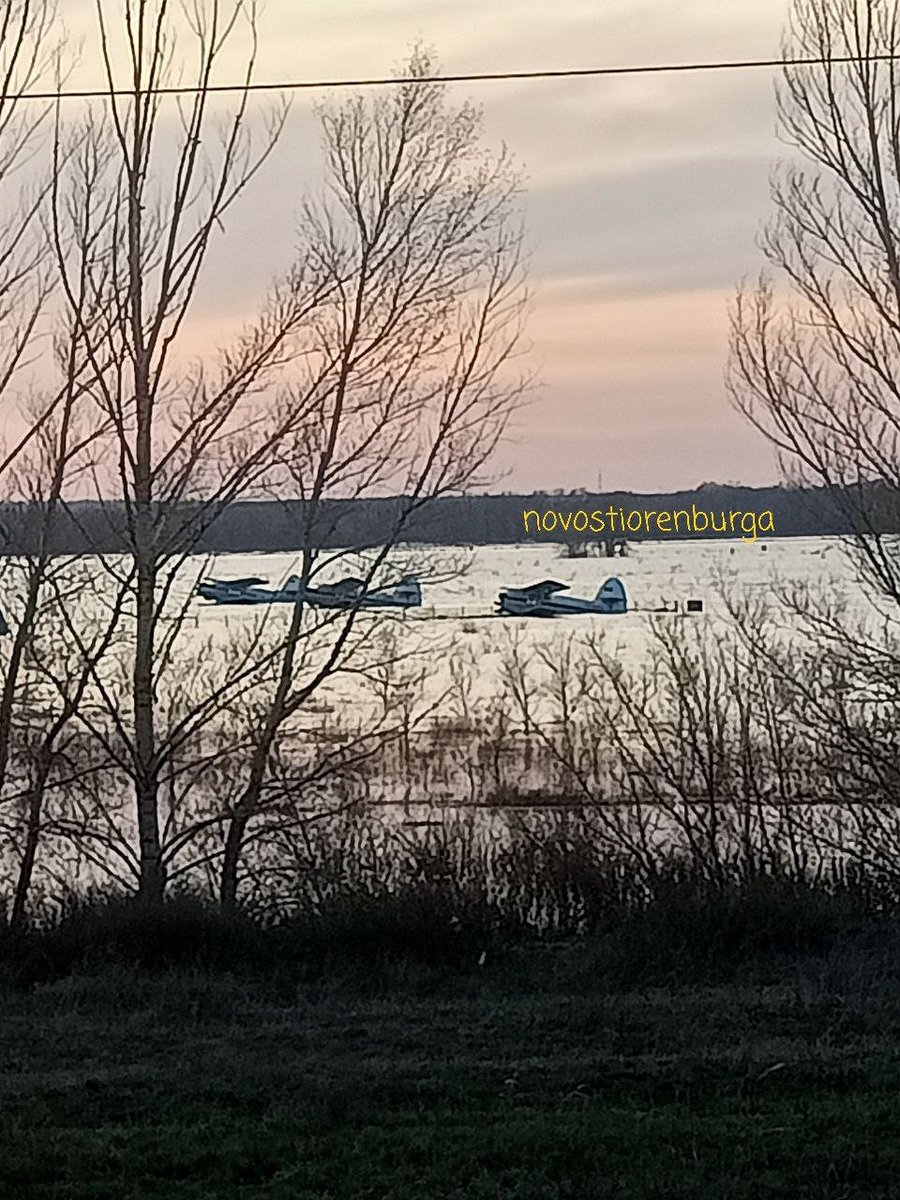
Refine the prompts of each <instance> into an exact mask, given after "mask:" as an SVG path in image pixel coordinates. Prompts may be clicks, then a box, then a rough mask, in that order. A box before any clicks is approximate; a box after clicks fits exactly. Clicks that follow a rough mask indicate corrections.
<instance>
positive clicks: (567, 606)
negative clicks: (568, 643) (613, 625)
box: [497, 578, 628, 617]
mask: <svg viewBox="0 0 900 1200" xmlns="http://www.w3.org/2000/svg"><path fill="white" fill-rule="evenodd" d="M565 591H568V584H566V583H558V582H557V581H556V580H555V579H543V580H541V582H540V583H532V584H531V585H530V586H529V587H524V588H506V589H505V590H504V591H502V592H501V593H500V595H499V596H498V597H497V612H498V613H499V614H501V615H503V616H509V617H565V616H572V615H577V614H589V613H603V614H612V613H624V612H627V611H628V597H627V596H626V594H625V586H624V584H623V583H622V581H621V579H615V578H611V579H607V580H606V582H605V583H604V584H603V585H602V586H601V587H600V588H599V590H598V591H597V595H596V596H595V597H594V598H593V600H587V599H584V598H583V597H580V596H562V595H560V593H561V592H565Z"/></svg>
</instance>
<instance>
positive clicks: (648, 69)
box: [7, 54, 900, 100]
mask: <svg viewBox="0 0 900 1200" xmlns="http://www.w3.org/2000/svg"><path fill="white" fill-rule="evenodd" d="M897 61H900V54H865V55H841V56H834V57H832V58H824V57H811V58H791V59H783V58H748V59H733V60H731V61H728V60H724V61H718V62H688V63H652V64H643V65H636V66H623V67H566V68H561V69H559V70H555V71H554V70H542V71H477V72H470V73H467V74H462V75H416V76H409V75H407V76H403V75H399V76H398V75H391V76H386V77H383V76H382V77H374V78H360V79H289V80H284V81H283V82H281V83H252V82H251V83H214V84H209V85H208V86H206V87H200V86H197V85H193V86H192V85H185V86H179V85H173V86H171V87H155V88H148V89H146V90H144V91H142V93H141V94H142V95H154V96H195V95H197V94H198V93H200V92H209V93H212V92H242V93H243V92H301V91H326V90H333V89H335V88H370V87H398V86H400V85H403V84H409V83H411V84H414V85H422V84H428V83H500V82H509V81H515V80H529V79H539V80H543V79H597V78H602V77H605V76H615V75H663V74H671V75H675V74H681V75H684V74H688V73H699V72H701V71H746V70H758V69H760V68H767V67H768V68H772V67H785V68H793V67H815V66H825V65H840V64H848V63H864V62H867V63H878V62H897ZM133 94H134V92H133V90H132V91H129V90H128V89H127V88H112V89H110V88H96V89H87V90H83V91H79V90H73V91H55V92H15V93H12V94H10V95H8V96H7V99H8V100H102V99H108V98H109V97H111V96H121V97H123V98H124V97H128V96H132V95H133Z"/></svg>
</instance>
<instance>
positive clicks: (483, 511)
mask: <svg viewBox="0 0 900 1200" xmlns="http://www.w3.org/2000/svg"><path fill="white" fill-rule="evenodd" d="M869 499H870V500H871V496H870V498H869ZM401 504H402V500H401V499H398V498H385V499H370V500H365V501H360V500H347V501H342V500H333V501H330V502H329V503H328V504H326V505H323V506H322V512H321V516H320V520H319V521H318V522H317V532H316V537H315V540H316V542H317V543H318V544H320V545H322V546H324V547H329V546H330V547H339V546H347V547H358V548H363V547H367V546H377V545H380V544H382V543H383V541H384V539H385V538H386V537H388V536H390V535H391V531H392V529H393V527H394V525H395V522H396V520H397V515H398V513H399V511H400V506H401ZM692 504H696V505H697V507H698V509H700V508H702V509H704V510H705V511H713V512H719V511H720V510H723V509H724V510H725V511H729V510H731V509H740V510H743V511H750V510H753V511H756V512H764V511H766V510H770V511H771V512H772V513H773V514H774V525H775V533H774V535H771V534H766V535H765V536H767V537H771V536H776V537H797V536H810V535H815V534H846V533H852V532H854V530H853V527H852V526H853V522H852V518H850V517H849V516H848V515H847V514H848V512H850V511H852V505H850V504H849V503H848V497H847V496H844V495H842V494H841V493H839V492H837V491H835V490H834V489H822V488H809V489H804V488H787V487H769V488H750V487H735V486H731V485H721V484H703V485H701V486H700V487H699V488H695V489H694V490H693V491H684V492H667V493H653V494H645V493H637V492H605V493H588V492H580V491H573V492H561V491H557V492H552V493H550V492H536V493H532V494H531V495H512V494H503V495H475V496H447V497H443V498H440V499H437V500H433V501H431V502H430V503H429V504H428V506H427V507H426V508H425V509H423V510H422V511H421V512H419V513H416V514H415V515H413V516H412V517H411V518H409V520H408V523H407V525H406V528H405V530H404V534H403V537H402V540H403V541H405V542H418V543H423V542H424V543H435V544H440V545H456V544H461V545H485V544H492V543H501V544H502V543H516V542H556V543H559V542H564V541H566V540H567V538H566V535H565V534H562V533H560V532H555V533H535V532H532V533H530V534H526V533H525V531H524V526H523V521H522V514H523V511H525V510H527V509H535V508H536V509H538V510H539V511H543V510H544V509H549V508H556V509H558V510H560V511H569V510H571V511H573V512H574V511H577V510H578V509H586V510H587V511H588V512H590V511H592V510H594V509H606V508H608V507H609V506H610V505H612V506H613V507H614V508H622V509H625V510H626V511H627V510H628V509H632V508H637V509H643V508H647V509H657V510H663V509H669V510H674V509H684V508H687V509H689V508H690V506H691V505H692ZM873 507H874V506H873V505H872V504H871V503H869V504H867V508H868V509H869V510H870V511H871V509H872V508H873ZM39 515H40V514H39V510H38V508H37V506H35V505H33V504H27V503H5V504H0V553H2V554H6V555H16V554H29V553H33V552H35V551H36V549H37V536H38V529H39ZM185 515H187V514H186V513H184V514H182V513H181V512H180V511H179V510H176V511H170V512H162V511H161V512H160V514H159V520H160V522H161V523H164V524H166V525H168V526H169V527H170V528H173V529H174V528H177V526H178V525H180V524H181V519H183V516H185ZM303 515H304V504H303V501H299V500H285V501H278V500H253V501H243V502H240V503H235V504H232V505H231V506H230V507H229V508H227V509H226V510H225V511H224V512H223V513H222V514H221V515H220V516H219V517H218V519H217V520H216V521H215V522H213V523H212V525H211V526H210V527H209V528H208V529H207V530H206V532H205V533H204V535H203V537H202V540H201V541H200V542H199V544H197V546H196V550H197V552H198V553H203V552H207V553H227V552H235V553H239V552H251V551H279V550H296V549H300V548H301V547H302V543H303V526H304V520H303ZM179 517H181V519H179ZM876 526H877V528H878V529H879V531H880V532H885V533H895V532H900V509H898V508H897V503H896V498H892V499H891V501H890V502H889V501H888V499H887V497H885V504H884V505H883V506H881V512H880V514H879V518H878V520H877V522H876ZM126 530H127V524H126V519H125V509H124V506H123V505H122V504H121V503H113V502H102V503H101V502H96V501H93V502H92V501H76V502H72V503H70V504H69V505H68V506H67V508H66V509H65V511H64V512H62V513H60V514H59V519H58V521H57V522H56V525H55V530H54V533H53V538H52V547H51V549H52V552H53V553H57V554H84V553H97V552H102V553H116V552H119V551H123V550H125V549H126V547H127V535H126ZM669 536H670V537H672V538H675V537H676V536H677V535H675V534H672V535H669ZM681 536H682V537H684V536H685V535H684V534H682V535H681ZM687 536H688V537H690V535H687ZM714 536H722V535H714ZM654 537H655V538H657V539H658V538H659V537H660V535H659V534H658V533H655V534H654ZM568 540H572V541H578V542H582V543H584V542H591V541H595V542H596V541H599V540H601V539H599V538H597V537H593V538H591V537H590V535H585V534H582V535H578V534H574V533H573V534H571V535H570V537H569V539H568ZM640 540H642V537H641V535H640V534H633V535H632V534H629V536H628V541H632V542H635V541H640Z"/></svg>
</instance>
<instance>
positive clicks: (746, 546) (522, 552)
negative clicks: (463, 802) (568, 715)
mask: <svg viewBox="0 0 900 1200" xmlns="http://www.w3.org/2000/svg"><path fill="white" fill-rule="evenodd" d="M357 565H358V564H357ZM352 567H353V564H352V563H348V564H347V565H346V566H345V565H343V564H335V565H334V567H333V568H331V569H330V571H328V572H327V573H326V574H325V575H324V578H337V577H340V575H342V574H347V573H352ZM407 568H411V569H412V570H414V571H416V573H417V574H419V576H420V578H421V579H422V581H423V590H424V603H423V607H422V608H421V609H414V610H410V611H409V612H407V613H403V614H401V615H399V616H398V615H396V614H389V613H385V612H380V613H378V614H371V613H363V614H361V615H360V617H359V620H360V622H361V623H362V624H363V625H371V623H372V622H380V623H381V624H382V626H383V627H385V628H390V629H392V630H393V631H395V633H396V635H397V637H398V638H399V639H400V644H401V645H405V646H407V647H408V649H409V652H410V653H411V654H413V653H415V654H417V655H420V656H424V658H423V663H424V666H425V667H426V679H425V680H424V681H423V685H422V686H423V690H424V693H425V694H426V695H429V696H433V697H434V698H435V699H437V697H439V695H440V694H441V692H442V689H443V688H444V687H445V686H446V684H447V671H448V664H449V662H450V660H451V658H453V657H454V656H455V657H459V658H461V659H462V660H463V661H469V662H470V663H472V664H476V665H477V670H476V671H475V672H474V673H473V675H472V679H471V685H472V688H473V689H474V691H475V694H476V695H477V696H478V697H481V698H488V697H490V696H492V695H495V694H496V692H497V680H498V672H499V667H500V662H501V660H502V657H503V655H504V654H505V652H506V649H507V648H508V646H509V643H510V639H511V638H515V639H516V640H517V641H518V642H519V644H520V646H521V647H522V651H523V653H525V654H526V655H527V654H534V653H536V652H538V651H539V650H542V651H544V652H545V653H549V654H550V655H551V656H552V655H553V654H554V653H558V652H560V651H561V648H562V647H563V646H564V645H565V644H567V643H568V642H569V641H570V640H572V639H573V638H574V639H575V640H576V641H577V640H578V639H579V638H581V637H583V636H584V635H585V634H588V633H596V632H602V633H603V635H604V638H605V640H606V641H607V643H608V648H609V649H610V650H611V651H613V652H615V653H616V654H618V655H620V656H621V659H622V661H623V662H626V663H630V664H635V665H636V664H638V663H639V662H640V661H641V659H642V657H643V656H645V655H646V652H647V646H648V628H649V622H650V619H651V618H650V616H649V615H648V610H652V609H656V608H659V607H660V606H662V605H663V604H665V603H675V604H676V605H677V606H678V608H679V609H682V608H683V603H684V602H685V601H687V600H700V601H702V605H703V611H702V613H700V614H696V615H693V614H692V615H685V614H684V613H683V612H681V613H679V614H678V615H672V616H671V617H669V618H666V619H669V620H672V621H690V622H694V623H702V624H704V625H707V626H708V625H709V624H710V623H712V624H715V623H716V622H719V621H721V620H722V599H721V592H722V589H723V588H725V589H730V590H732V591H736V592H737V593H738V594H739V595H746V596H759V597H761V598H762V599H764V600H768V599H770V598H771V597H772V593H773V590H774V589H777V588H779V587H781V586H785V585H787V586H790V585H793V584H800V585H805V586H808V587H809V588H810V590H811V592H812V593H813V594H815V595H822V596H831V597H834V598H841V599H843V600H846V601H847V602H848V604H849V605H850V606H851V608H853V609H856V610H858V611H859V612H860V613H864V612H865V611H866V608H867V602H866V601H865V600H864V599H863V595H862V592H861V591H860V588H859V586H858V584H857V582H856V576H855V572H854V569H853V565H852V563H850V562H849V561H848V558H847V554H846V551H845V548H844V546H843V545H842V544H841V542H840V541H839V540H838V539H836V538H784V539H780V540H779V539H773V540H769V541H758V542H756V543H753V544H751V543H745V542H741V541H735V540H727V541H726V540H725V539H721V538H719V539H699V538H695V539H690V540H684V541H665V542H662V541H660V542H643V543H640V544H632V545H631V546H630V547H629V549H628V554H627V555H626V556H625V557H622V558H611V559H610V558H597V557H590V558H580V559H572V558H567V557H564V555H563V551H562V548H561V547H560V546H558V545H555V544H546V545H519V546H477V547H474V548H467V547H435V548H430V547H410V548H408V549H407V550H406V551H405V553H404V556H403V569H404V570H405V569H407ZM204 569H205V570H206V571H207V572H208V573H209V574H211V575H213V576H215V577H217V578H229V577H241V576H251V575H256V576H259V577H261V578H265V579H266V580H267V581H268V582H269V583H270V584H271V585H277V584H278V583H281V582H282V581H283V580H284V579H286V578H287V576H289V575H290V574H291V573H292V572H294V571H296V570H297V560H296V557H295V556H293V555H290V554H259V555H248V554H241V555H220V556H218V557H216V558H215V559H213V560H211V561H210V560H203V561H201V560H195V561H192V562H190V563H189V564H188V565H187V566H186V568H185V571H184V573H183V577H182V578H183V585H182V586H183V588H184V589H187V588H189V586H190V584H189V581H190V580H193V579H195V578H196V577H197V575H198V573H200V572H202V571H203V570H204ZM610 575H617V576H618V577H619V578H620V579H621V580H622V581H623V583H624V584H625V587H626V590H627V593H628V597H629V605H630V607H631V608H632V611H630V612H629V613H627V614H625V615H623V616H600V615H589V616H567V617H561V618H555V619H552V620H550V619H542V618H522V617H519V618H514V617H497V616H495V615H494V613H495V607H496V600H497V595H498V592H499V591H500V589H501V588H505V587H524V586H527V585H528V584H530V583H535V582H538V581H540V580H544V579H553V580H556V581H558V582H560V583H565V584H567V585H568V586H569V589H570V591H571V594H572V595H575V596H586V597H593V596H594V595H595V594H596V591H597V589H598V588H599V586H600V584H601V583H602V582H603V580H604V579H606V578H607V577H608V576H610ZM869 607H870V606H869ZM278 609H279V611H267V612H266V613H265V614H264V617H265V619H266V620H267V621H270V622H275V623H276V624H277V623H279V622H283V621H285V620H286V619H287V614H288V612H289V606H287V605H282V606H278ZM191 611H192V622H193V623H194V624H195V627H196V629H197V631H198V633H202V634H203V635H205V636H213V637H215V638H216V640H221V641H222V642H223V643H225V644H227V643H228V642H229V641H230V640H232V639H234V638H238V637H241V636H246V633H247V631H248V630H249V629H251V628H254V627H255V626H256V624H257V623H258V622H259V621H260V620H261V619H263V614H261V613H260V611H259V610H258V609H256V608H244V607H217V606H215V605H208V604H206V603H204V602H202V601H198V602H196V603H195V604H194V606H193V608H192V610H191ZM341 695H342V697H343V699H344V700H345V701H349V700H350V699H351V698H352V695H353V689H352V687H351V688H349V689H348V687H347V685H346V683H343V684H341Z"/></svg>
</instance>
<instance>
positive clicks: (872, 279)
mask: <svg viewBox="0 0 900 1200" xmlns="http://www.w3.org/2000/svg"><path fill="white" fill-rule="evenodd" d="M804 57H814V58H816V59H821V60H822V61H821V63H819V62H817V63H816V65H798V64H796V62H795V60H796V59H798V58H804ZM784 58H785V69H784V71H783V74H782V78H781V82H780V85H779V88H778V95H777V99H778V113H779V122H780V129H781V134H782V137H783V138H784V140H785V141H786V142H787V143H788V145H789V146H790V147H791V148H792V149H793V151H795V153H796V156H797V157H795V158H794V160H793V161H791V162H789V163H788V164H786V165H784V166H782V167H781V168H780V169H779V171H778V172H777V173H776V174H775V176H774V178H773V184H772V198H773V201H774V205H775V217H774V219H773V221H772V222H771V223H770V225H769V227H768V229H767V231H766V233H765V235H764V237H763V242H762V246H763V250H764V253H765V256H766V258H767V260H768V262H769V264H770V267H771V268H772V271H771V272H770V273H769V274H767V275H765V276H763V278H762V279H761V281H760V284H759V286H758V287H757V288H756V289H755V290H752V289H750V290H748V289H745V290H742V291H741V292H740V293H739V295H738V297H737V302H736V304H735V306H734V311H733V321H732V339H731V362H730V371H729V381H730V387H731V392H732V395H733V396H734V399H735V401H736V403H737V405H738V407H739V408H740V409H741V411H743V412H744V413H745V414H746V415H747V416H748V417H749V419H750V420H751V421H752V422H753V423H754V425H756V427H757V428H759V429H761V430H762V432H763V433H764V434H765V435H766V436H767V437H768V438H769V439H770V441H771V442H772V443H773V444H774V445H775V447H776V448H777V449H778V451H779V453H780V455H781V457H782V461H783V463H784V465H785V468H786V470H787V471H788V472H789V473H791V474H793V475H794V476H795V477H797V478H799V479H800V480H801V481H803V482H809V483H813V484H817V485H820V486H821V485H824V486H826V487H827V488H830V489H833V493H832V494H833V497H834V499H835V501H836V502H837V503H838V505H839V506H841V508H842V509H843V512H844V516H845V519H846V522H847V525H848V528H849V529H851V530H853V532H854V534H855V537H856V545H857V547H858V550H859V551H860V561H861V564H862V567H863V569H864V572H865V574H866V575H867V577H868V578H870V579H871V580H873V581H874V583H875V584H876V585H877V587H878V589H879V590H880V591H882V592H883V593H886V594H887V596H889V597H890V598H891V599H892V600H893V601H900V555H898V552H897V547H896V542H895V540H894V539H893V538H891V537H885V536H884V535H885V531H886V530H887V529H889V528H891V527H893V526H894V525H895V523H896V519H897V515H898V513H900V451H898V445H900V443H898V435H900V5H898V4H897V3H896V0H794V2H793V6H792V10H791V20H790V25H789V29H788V33H787V36H786V42H785V48H784ZM842 58H846V59H849V61H848V62H840V61H837V60H839V59H842Z"/></svg>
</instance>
